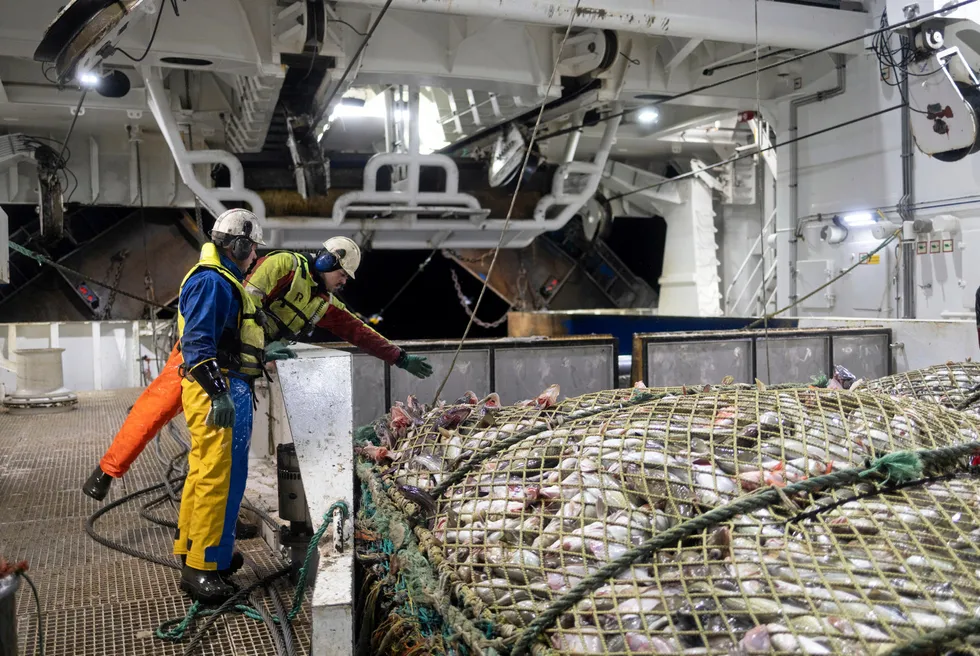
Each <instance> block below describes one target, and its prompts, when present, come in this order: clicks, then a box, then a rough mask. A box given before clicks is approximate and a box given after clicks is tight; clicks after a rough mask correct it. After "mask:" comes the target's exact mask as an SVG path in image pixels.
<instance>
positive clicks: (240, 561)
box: [180, 551, 245, 576]
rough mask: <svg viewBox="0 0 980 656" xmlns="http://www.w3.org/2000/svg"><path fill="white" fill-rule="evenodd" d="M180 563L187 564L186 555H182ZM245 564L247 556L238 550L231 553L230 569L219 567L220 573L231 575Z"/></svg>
mask: <svg viewBox="0 0 980 656" xmlns="http://www.w3.org/2000/svg"><path fill="white" fill-rule="evenodd" d="M180 564H181V565H186V564H187V556H186V555H181V557H180ZM244 565H245V556H243V555H242V552H241V551H236V552H235V553H233V554H232V555H231V565H229V566H228V569H219V570H218V574H221V576H231V575H232V574H234V573H235V572H237V571H238V570H240V569H241V568H242V567H243V566H244Z"/></svg>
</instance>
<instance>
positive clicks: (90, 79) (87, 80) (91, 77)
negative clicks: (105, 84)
mask: <svg viewBox="0 0 980 656" xmlns="http://www.w3.org/2000/svg"><path fill="white" fill-rule="evenodd" d="M100 79H101V78H99V76H98V75H96V74H95V73H93V72H92V71H85V72H83V73H80V74H79V76H78V83H79V84H81V85H82V86H83V87H86V88H88V89H94V88H95V87H97V86H99V80H100Z"/></svg>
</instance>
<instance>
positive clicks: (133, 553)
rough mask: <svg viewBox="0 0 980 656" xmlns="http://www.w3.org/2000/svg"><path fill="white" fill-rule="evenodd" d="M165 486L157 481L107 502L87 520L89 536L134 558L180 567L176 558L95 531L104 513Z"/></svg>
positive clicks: (86, 525)
mask: <svg viewBox="0 0 980 656" xmlns="http://www.w3.org/2000/svg"><path fill="white" fill-rule="evenodd" d="M179 480H180V479H177V480H174V481H168V482H170V483H177V482H179ZM164 487H165V484H164V483H157V484H156V485H151V486H150V487H145V488H143V489H142V490H137V491H136V492H133V493H132V494H127V495H126V496H124V497H121V498H119V499H116V500H115V501H113V502H112V503H107V504H106V505H104V506H102V507H101V508H99V509H98V510H96V511H95V512H94V513H92V515H91V517H89V518H88V520H87V521H86V522H85V532H86V533H88V536H89V537H90V538H92V539H93V540H95V541H96V542H98V543H99V544H101V545H102V546H104V547H108V548H110V549H113V550H115V551H119V552H121V553H124V554H126V555H128V556H132V557H133V558H139V559H141V560H145V561H147V562H151V563H156V564H157V565H163V566H164V567H170V568H172V569H180V565H179V564H178V561H177V559H176V558H171V559H164V558H160V557H158V556H154V555H153V554H148V553H144V552H142V551H139V550H137V549H133V548H131V547H127V546H126V545H124V544H120V543H118V542H115V541H114V540H110V539H109V538H107V537H103V536H101V535H99V534H98V533H96V532H95V522H96V521H98V519H99V518H101V517H102V516H103V515H105V514H106V513H107V512H109V511H110V510H113V509H114V508H118V507H119V506H121V505H123V504H125V503H129V502H130V501H132V500H134V499H137V498H139V497H141V496H143V495H145V494H150V493H151V492H156V491H157V490H162V489H163V488H164Z"/></svg>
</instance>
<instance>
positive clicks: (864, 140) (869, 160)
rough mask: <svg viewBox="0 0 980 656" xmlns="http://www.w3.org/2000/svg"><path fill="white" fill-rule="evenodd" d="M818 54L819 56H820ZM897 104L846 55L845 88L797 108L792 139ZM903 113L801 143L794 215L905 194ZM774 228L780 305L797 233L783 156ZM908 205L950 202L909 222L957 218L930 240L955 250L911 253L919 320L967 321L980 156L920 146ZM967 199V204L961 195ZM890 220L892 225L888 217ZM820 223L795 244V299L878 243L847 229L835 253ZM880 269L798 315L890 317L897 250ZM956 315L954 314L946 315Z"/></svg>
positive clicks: (878, 7) (979, 233)
mask: <svg viewBox="0 0 980 656" xmlns="http://www.w3.org/2000/svg"><path fill="white" fill-rule="evenodd" d="M871 4H872V7H871V9H870V11H871V13H872V15H873V16H876V17H877V16H880V14H881V11H882V9H883V7H884V2H883V0H874V1H873V2H872V3H871ZM823 56H825V55H823ZM834 83H835V80H834V76H833V74H832V73H828V74H827V75H826V76H825V77H824V78H823V79H821V80H818V81H816V82H813V83H812V84H810V85H808V86H807V87H805V88H804V89H803V90H802V91H801V93H804V94H809V93H813V92H815V91H818V90H821V89H827V88H831V87H833V86H834ZM899 103H901V98H900V97H899V95H898V92H897V90H896V89H894V88H890V87H886V86H885V85H884V84H883V83H882V82H881V81H880V79H879V71H878V62H877V60H876V58H875V56H874V54H872V53H870V52H868V51H866V52H865V53H864V54H861V55H858V56H856V57H851V58H849V59H848V61H847V91H846V92H845V93H844V94H842V95H841V96H838V97H836V98H833V99H831V100H828V101H824V102H820V103H815V104H811V105H808V106H805V107H802V108H800V110H799V135H800V136H803V135H806V134H808V133H811V132H813V131H816V130H820V129H823V128H826V127H830V126H832V125H834V124H837V123H840V122H842V121H847V120H850V119H853V118H857V117H859V116H861V115H864V114H867V113H870V112H874V111H877V110H880V109H885V108H888V107H891V106H894V105H897V104H899ZM775 110H776V111H775V119H776V123H777V124H778V131H779V135H778V136H779V141H781V142H785V141H786V140H788V139H789V138H791V137H792V136H794V135H790V134H789V132H788V127H789V125H788V123H789V101H783V102H780V103H779V104H778V105H777V106H776V107H775ZM901 136H902V135H901V112H900V111H897V110H896V111H893V112H890V113H888V114H885V115H883V116H880V117H877V118H874V119H869V120H866V121H862V122H860V123H857V124H855V125H853V126H849V127H846V128H842V129H840V130H836V131H834V132H831V133H828V134H826V135H822V136H819V137H816V138H814V139H812V140H806V141H803V142H801V143H800V144H799V162H800V168H799V187H798V189H799V214H800V216H803V217H806V216H811V215H815V214H817V213H823V214H827V215H831V216H833V215H834V214H838V213H845V212H849V211H854V210H861V209H866V208H871V207H877V206H894V205H895V204H896V203H897V202H898V201H899V199H900V198H901V197H902V168H901ZM778 152H779V181H778V190H779V193H778V222H779V229H780V230H781V231H782V232H781V233H780V235H779V251H780V255H779V260H780V267H779V272H778V275H779V305H780V306H783V305H786V304H788V302H789V298H788V296H789V280H790V278H789V271H790V262H789V258H788V252H789V239H790V235H791V234H792V230H793V228H794V227H795V226H794V223H793V215H792V208H790V207H789V195H790V191H789V149H788V148H781V149H780V150H779V151H778ZM913 159H914V166H915V173H914V181H915V200H916V202H918V203H923V202H931V201H937V202H944V201H949V200H950V199H956V200H955V201H954V202H956V203H958V204H956V205H954V206H952V207H946V208H936V209H923V210H917V211H916V214H915V216H916V218H933V217H936V216H938V215H941V214H952V215H955V216H957V217H959V218H960V219H961V221H962V223H961V225H962V227H963V234H962V235H949V234H945V233H937V234H934V235H932V236H930V237H929V239H930V240H937V241H938V240H942V239H943V238H949V237H953V239H954V240H955V241H954V243H955V249H954V252H952V253H940V254H926V255H918V256H916V259H915V266H916V318H917V319H941V318H947V317H949V316H950V313H966V314H964V315H962V316H966V317H969V316H972V313H973V305H974V300H973V297H974V293H975V291H976V289H977V286H978V285H980V257H978V256H977V255H975V254H973V253H972V251H973V250H975V249H977V248H978V247H980V246H978V244H977V241H978V239H980V200H978V191H977V190H978V188H980V156H977V155H972V156H969V157H967V158H966V159H964V160H961V161H959V162H955V163H943V162H940V161H937V160H933V159H931V158H929V157H927V156H925V155H924V154H922V153H921V152H919V151H918V150H917V149H916V150H915V155H914V158H913ZM964 197H966V198H964ZM888 216H889V218H890V219H893V220H897V216H896V214H895V213H894V212H892V213H888ZM823 225H827V222H826V221H824V222H823V223H812V224H808V227H807V228H806V229H805V230H804V238H803V240H801V241H799V242H798V246H799V260H800V261H802V262H803V264H802V267H801V269H802V270H801V275H802V279H801V280H800V283H799V286H798V290H797V291H798V296H800V297H802V296H803V295H804V294H806V293H807V291H809V290H811V289H813V288H814V287H815V286H816V285H817V284H818V283H820V282H824V281H825V280H826V278H825V277H823V275H824V274H823V271H824V270H825V269H829V270H830V271H831V273H832V274H836V273H838V272H840V271H841V270H842V269H845V268H847V267H848V266H850V264H852V263H853V262H855V261H856V259H857V257H858V256H859V255H860V254H861V253H866V252H868V251H869V250H870V249H871V248H873V246H874V245H875V244H877V243H880V242H878V241H877V240H875V239H873V238H872V237H871V235H870V234H869V231H868V230H857V231H852V232H851V236H850V237H849V238H848V239H847V240H846V241H845V242H844V243H842V244H839V245H836V246H832V245H828V244H826V243H824V242H822V241H821V240H820V239H819V232H820V228H821V227H822V226H823ZM889 251H890V252H889V253H888V254H887V255H886V254H885V253H883V254H882V258H881V262H880V264H877V265H873V264H872V265H867V266H862V267H859V268H858V269H857V270H856V271H855V272H854V273H853V274H851V275H850V276H848V277H847V278H845V279H844V280H842V281H841V282H840V283H837V284H836V285H834V286H833V288H832V290H831V297H830V298H828V297H827V296H825V295H824V294H820V295H818V296H817V297H816V298H814V299H813V300H812V301H811V302H809V303H808V304H806V305H805V306H803V307H801V308H800V312H799V315H800V316H854V317H863V318H874V317H897V316H898V308H896V300H895V293H896V289H895V281H894V280H893V276H894V274H895V264H896V259H895V258H896V252H895V250H894V249H893V248H891V247H889ZM953 316H955V315H953Z"/></svg>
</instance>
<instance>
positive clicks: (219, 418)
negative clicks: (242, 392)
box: [205, 392, 235, 428]
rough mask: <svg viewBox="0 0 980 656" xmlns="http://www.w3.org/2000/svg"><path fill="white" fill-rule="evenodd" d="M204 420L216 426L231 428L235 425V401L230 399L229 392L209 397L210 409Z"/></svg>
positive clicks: (209, 424)
mask: <svg viewBox="0 0 980 656" xmlns="http://www.w3.org/2000/svg"><path fill="white" fill-rule="evenodd" d="M205 422H206V423H207V425H208V426H214V427H216V428H231V427H233V426H234V425H235V402H234V401H232V400H231V394H230V393H229V392H225V393H224V394H219V395H218V396H216V397H214V398H213V399H211V410H210V411H209V412H208V416H207V419H206V420H205Z"/></svg>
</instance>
